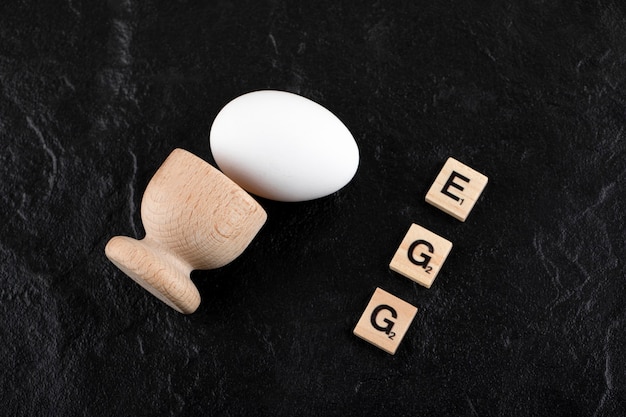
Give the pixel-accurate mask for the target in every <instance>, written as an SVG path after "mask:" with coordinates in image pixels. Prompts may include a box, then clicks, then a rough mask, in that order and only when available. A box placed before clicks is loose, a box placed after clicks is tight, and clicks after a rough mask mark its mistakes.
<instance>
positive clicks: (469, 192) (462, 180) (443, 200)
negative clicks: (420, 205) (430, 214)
mask: <svg viewBox="0 0 626 417" xmlns="http://www.w3.org/2000/svg"><path fill="white" fill-rule="evenodd" d="M487 181H488V178H487V177H486V176H484V175H483V174H481V173H480V172H478V171H475V170H473V169H472V168H470V167H468V166H467V165H464V164H462V163H461V162H459V161H457V160H456V159H454V158H448V160H447V161H446V163H445V164H444V166H443V168H442V169H441V171H440V172H439V175H437V178H435V182H434V183H433V185H432V186H431V187H430V190H428V193H426V202H427V203H428V204H432V205H433V206H435V207H437V208H438V209H440V210H442V211H444V212H446V213H448V214H449V215H451V216H452V217H454V218H455V219H457V220H460V221H462V222H464V221H465V219H467V216H469V214H470V211H472V208H473V207H474V204H475V203H476V200H478V197H480V194H481V193H482V192H483V190H484V189H485V186H486V185H487Z"/></svg>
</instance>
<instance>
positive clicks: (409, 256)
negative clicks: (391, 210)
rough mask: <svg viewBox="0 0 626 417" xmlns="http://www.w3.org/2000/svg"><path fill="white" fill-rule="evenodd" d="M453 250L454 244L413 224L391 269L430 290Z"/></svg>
mask: <svg viewBox="0 0 626 417" xmlns="http://www.w3.org/2000/svg"><path fill="white" fill-rule="evenodd" d="M451 249H452V242H450V241H448V240H446V239H444V238H442V237H441V236H439V235H437V234H435V233H433V232H431V231H430V230H428V229H425V228H423V227H422V226H418V225H417V224H412V225H411V227H410V228H409V231H408V232H407V234H406V236H405V237H404V239H403V240H402V243H400V247H399V248H398V250H397V251H396V254H395V255H394V256H393V259H392V260H391V263H390V264H389V268H390V269H391V270H392V271H395V272H397V273H399V274H401V275H404V276H405V277H407V278H409V279H411V280H413V281H415V282H417V283H418V284H420V285H423V286H424V287H426V288H430V286H431V285H432V284H433V281H434V280H435V278H436V277H437V274H438V273H439V270H440V269H441V266H442V265H443V263H444V262H445V260H446V258H447V257H448V254H449V253H450V250H451Z"/></svg>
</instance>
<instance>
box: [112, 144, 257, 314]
mask: <svg viewBox="0 0 626 417" xmlns="http://www.w3.org/2000/svg"><path fill="white" fill-rule="evenodd" d="M141 218H142V222H143V225H144V228H145V230H146V236H145V237H144V238H143V239H142V240H136V239H133V238H130V237H125V236H115V237H114V238H112V239H111V240H110V241H109V242H108V243H107V245H106V248H105V253H106V256H107V257H108V258H109V260H111V262H113V264H115V266H117V267H118V268H119V269H120V270H122V271H123V272H124V273H125V274H126V275H128V276H129V277H130V278H132V279H133V280H135V281H136V282H137V283H138V284H139V285H141V286H142V287H144V288H145V289H146V290H148V291H149V292H150V293H152V294H153V295H154V296H156V297H157V298H159V299H160V300H161V301H163V302H164V303H165V304H167V305H169V306H170V307H172V308H173V309H175V310H177V311H179V312H181V313H185V314H189V313H193V312H194V311H195V310H196V309H197V308H198V306H199V305H200V293H199V292H198V289H197V288H196V286H195V285H194V283H193V282H192V281H191V278H190V274H191V272H192V271H193V270H195V269H215V268H219V267H221V266H224V265H226V264H228V263H230V262H231V261H233V260H235V258H237V257H238V256H239V255H240V254H241V253H242V252H243V251H244V250H245V248H246V247H247V246H248V245H249V244H250V242H251V241H252V240H253V239H254V237H255V236H256V235H257V233H258V231H259V230H260V229H261V227H262V226H263V224H265V221H266V219H267V214H266V213H265V210H263V208H262V207H261V206H260V205H259V203H257V202H256V200H254V199H253V198H252V197H251V196H250V195H249V194H248V193H247V192H246V191H244V190H243V189H242V188H241V187H239V186H238V185H237V184H235V183H234V182H233V181H232V180H230V179H229V178H228V177H226V176H225V175H224V174H222V173H221V172H220V171H219V170H218V169H217V168H214V167H213V166H211V165H210V164H209V163H207V162H205V161H204V160H202V159H200V158H198V157H197V156H195V155H193V154H192V153H190V152H187V151H185V150H182V149H175V150H174V151H173V152H172V153H171V154H170V155H169V156H168V158H167V159H166V160H165V162H163V164H162V165H161V167H160V168H159V169H158V170H157V172H156V173H155V174H154V176H153V177H152V179H151V180H150V183H149V184H148V186H147V187H146V191H145V193H144V195H143V199H142V201H141Z"/></svg>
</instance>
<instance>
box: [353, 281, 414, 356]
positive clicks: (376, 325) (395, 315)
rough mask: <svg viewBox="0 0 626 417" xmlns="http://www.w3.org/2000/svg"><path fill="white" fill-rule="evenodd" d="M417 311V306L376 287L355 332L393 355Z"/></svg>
mask: <svg viewBox="0 0 626 417" xmlns="http://www.w3.org/2000/svg"><path fill="white" fill-rule="evenodd" d="M416 313H417V307H414V306H412V305H411V304H409V303H407V302H406V301H404V300H401V299H399V298H398V297H396V296H394V295H391V294H389V293H388V292H386V291H384V290H381V289H380V288H376V291H374V295H372V299H371V300H370V302H369V304H368V305H367V307H366V308H365V311H364V312H363V315H362V316H361V319H360V320H359V322H358V323H357V324H356V327H355V328H354V334H355V335H356V336H358V337H360V338H361V339H363V340H366V341H368V342H370V343H371V344H373V345H374V346H377V347H379V348H380V349H382V350H384V351H385V352H387V353H390V354H392V355H393V354H395V353H396V350H397V349H398V346H399V345H400V342H402V338H403V337H404V335H405V334H406V331H407V330H408V329H409V326H410V325H411V322H412V321H413V318H414V317H415V314H416Z"/></svg>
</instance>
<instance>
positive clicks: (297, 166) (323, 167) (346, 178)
mask: <svg viewBox="0 0 626 417" xmlns="http://www.w3.org/2000/svg"><path fill="white" fill-rule="evenodd" d="M210 145H211V152H212V154H213V157H214V158H215V162H216V163H217V165H218V167H219V168H220V169H221V170H222V172H223V173H224V174H226V176H228V177H229V178H230V179H232V180H233V181H235V182H236V183H237V184H239V185H240V186H241V187H242V188H243V189H245V190H246V191H248V192H250V193H252V194H256V195H258V196H261V197H265V198H268V199H271V200H277V201H306V200H312V199H315V198H320V197H324V196H327V195H329V194H332V193H334V192H336V191H337V190H339V189H341V188H342V187H344V186H345V185H346V184H347V183H348V182H350V180H351V179H352V177H354V174H355V173H356V170H357V168H358V165H359V149H358V147H357V144H356V141H355V140H354V138H353V137H352V134H351V133H350V131H349V130H348V128H347V127H346V126H345V125H344V124H343V123H342V122H341V120H339V118H337V116H335V115H334V114H333V113H331V112H330V111H328V110H327V109H326V108H324V107H323V106H321V105H319V104H317V103H315V102H314V101H311V100H309V99H307V98H304V97H302V96H299V95H297V94H293V93H288V92H284V91H274V90H262V91H255V92H252V93H247V94H244V95H242V96H239V97H237V98H235V99H234V100H233V101H231V102H229V103H228V104H226V106H224V108H223V109H222V110H221V111H220V112H219V113H218V115H217V116H216V117H215V120H214V122H213V125H212V126H211V132H210Z"/></svg>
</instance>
